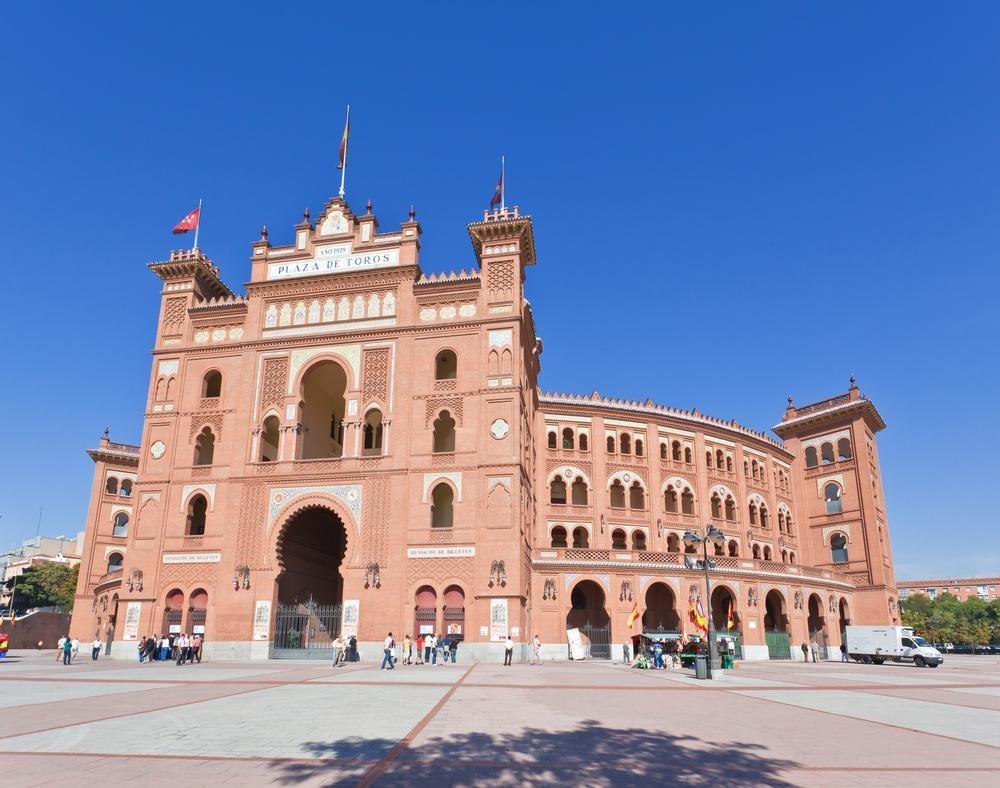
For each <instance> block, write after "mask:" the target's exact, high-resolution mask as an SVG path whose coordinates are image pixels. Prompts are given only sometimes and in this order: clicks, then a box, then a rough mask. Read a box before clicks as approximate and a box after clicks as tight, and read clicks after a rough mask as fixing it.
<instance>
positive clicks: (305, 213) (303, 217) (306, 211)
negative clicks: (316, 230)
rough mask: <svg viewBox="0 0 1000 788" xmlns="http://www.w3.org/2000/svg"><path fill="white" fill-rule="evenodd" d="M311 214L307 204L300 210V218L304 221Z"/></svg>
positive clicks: (306, 220) (307, 219)
mask: <svg viewBox="0 0 1000 788" xmlns="http://www.w3.org/2000/svg"><path fill="white" fill-rule="evenodd" d="M311 215H312V214H310V213H309V206H308V205H307V206H306V209H305V210H304V211H303V212H302V220H303V221H305V222H308V221H309V217H310V216H311Z"/></svg>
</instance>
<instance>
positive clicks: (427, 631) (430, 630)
mask: <svg viewBox="0 0 1000 788" xmlns="http://www.w3.org/2000/svg"><path fill="white" fill-rule="evenodd" d="M420 634H421V635H432V634H434V625H433V624H421V625H420Z"/></svg>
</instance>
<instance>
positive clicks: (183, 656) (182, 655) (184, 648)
mask: <svg viewBox="0 0 1000 788" xmlns="http://www.w3.org/2000/svg"><path fill="white" fill-rule="evenodd" d="M176 645H177V664H178V665H183V664H184V662H185V661H186V660H187V657H188V648H190V642H189V641H188V636H187V633H186V632H181V636H180V637H179V638H177V640H176Z"/></svg>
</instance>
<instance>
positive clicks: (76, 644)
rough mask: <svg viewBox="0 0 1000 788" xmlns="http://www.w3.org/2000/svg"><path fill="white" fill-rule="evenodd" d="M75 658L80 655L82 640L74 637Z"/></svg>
mask: <svg viewBox="0 0 1000 788" xmlns="http://www.w3.org/2000/svg"><path fill="white" fill-rule="evenodd" d="M72 642H73V659H76V658H77V657H78V656H80V641H79V640H78V639H77V638H73V641H72Z"/></svg>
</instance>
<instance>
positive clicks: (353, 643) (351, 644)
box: [347, 635, 360, 662]
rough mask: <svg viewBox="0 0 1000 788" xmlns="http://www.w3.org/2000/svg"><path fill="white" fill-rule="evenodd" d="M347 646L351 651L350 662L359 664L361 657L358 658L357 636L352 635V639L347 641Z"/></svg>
mask: <svg viewBox="0 0 1000 788" xmlns="http://www.w3.org/2000/svg"><path fill="white" fill-rule="evenodd" d="M347 646H348V649H349V650H350V661H351V662H357V661H358V660H359V659H360V657H358V638H357V636H356V635H351V639H350V640H349V641H347Z"/></svg>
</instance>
